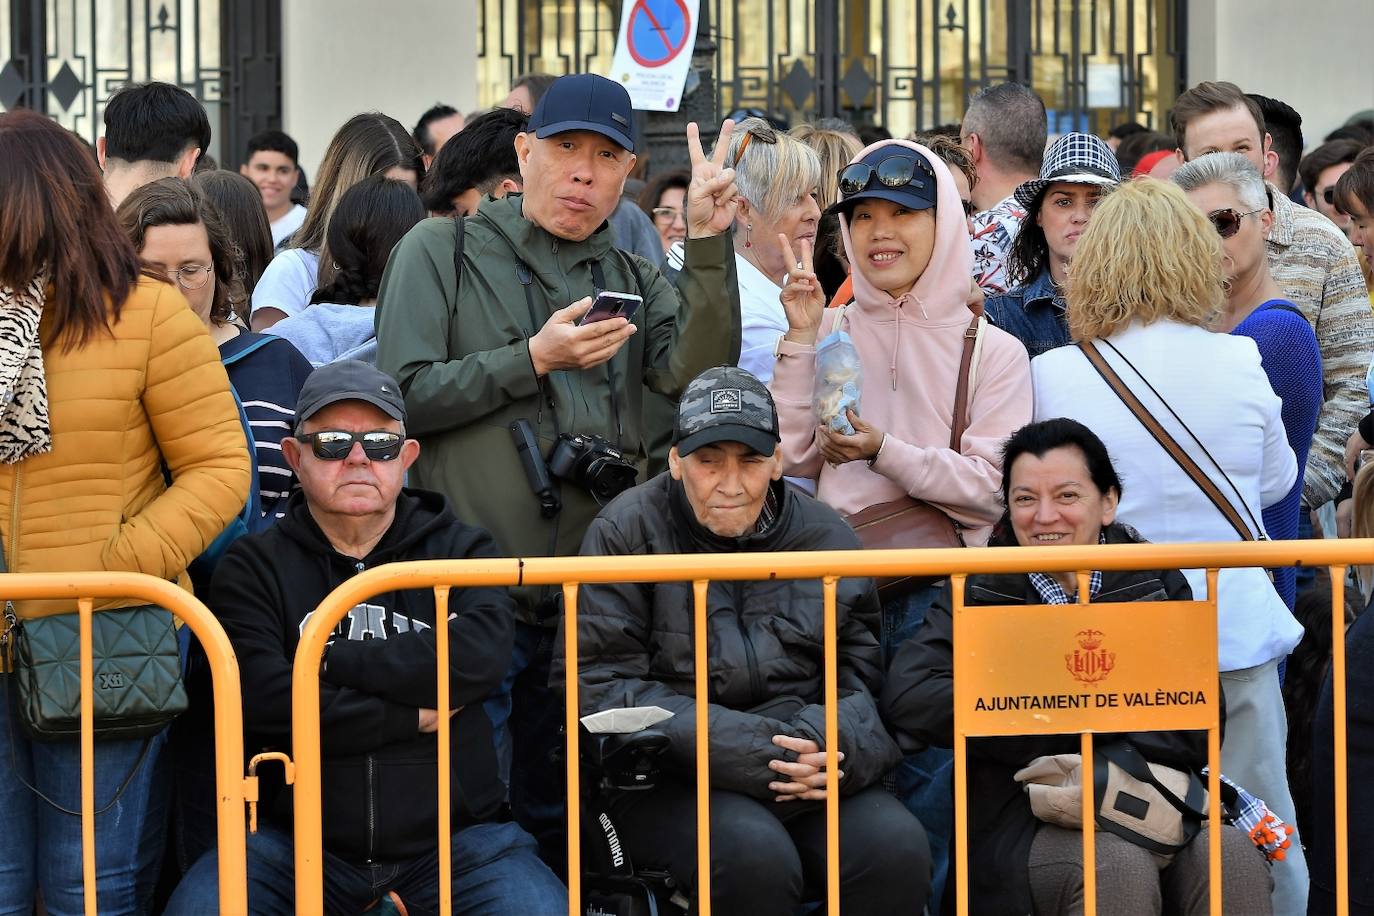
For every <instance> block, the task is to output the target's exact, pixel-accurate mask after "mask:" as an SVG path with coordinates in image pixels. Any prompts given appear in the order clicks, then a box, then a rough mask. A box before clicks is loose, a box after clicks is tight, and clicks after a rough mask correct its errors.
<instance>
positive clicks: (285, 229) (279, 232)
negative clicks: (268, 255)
mask: <svg viewBox="0 0 1374 916" xmlns="http://www.w3.org/2000/svg"><path fill="white" fill-rule="evenodd" d="M304 222H305V208H304V207H302V206H301V205H300V204H296V205H295V206H293V207H292V208H291V209H290V210H287V211H286V215H285V216H283V217H282V218H281V219H279V220H277V221H276V222H275V223H273V224H272V250H273V251H275V250H277V248H278V247H279V246H280V245H281V243H282V242H283V241H285V240H286V237H287V236H289V235H290V234H291V233H293V232H295V231H296V230H297V229H299V228H300V227H301V224H302V223H304Z"/></svg>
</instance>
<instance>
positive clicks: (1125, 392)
mask: <svg viewBox="0 0 1374 916" xmlns="http://www.w3.org/2000/svg"><path fill="white" fill-rule="evenodd" d="M1078 348H1079V349H1080V350H1082V351H1083V355H1084V356H1086V357H1087V358H1088V362H1089V363H1091V364H1092V367H1093V368H1094V369H1096V370H1097V374H1098V375H1100V376H1102V380H1103V381H1105V382H1106V383H1107V385H1108V386H1109V387H1110V388H1111V389H1112V391H1113V392H1115V393H1116V396H1117V397H1119V398H1120V399H1121V403H1123V404H1125V405H1126V407H1127V408H1129V409H1130V411H1131V413H1133V414H1135V418H1136V419H1137V420H1139V421H1140V424H1141V425H1142V426H1144V427H1145V429H1146V430H1147V431H1148V432H1149V433H1150V435H1151V436H1154V438H1155V441H1156V442H1158V443H1159V445H1160V447H1161V448H1163V449H1164V451H1166V452H1168V453H1169V457H1170V458H1172V459H1174V461H1175V462H1177V464H1178V466H1179V467H1180V468H1182V469H1183V472H1184V473H1185V474H1187V475H1188V476H1189V477H1191V478H1192V479H1193V483H1195V484H1197V486H1198V489H1199V490H1201V491H1202V492H1203V495H1205V496H1206V497H1207V498H1208V499H1210V500H1211V501H1212V505H1214V506H1216V507H1217V511H1218V512H1220V513H1221V514H1222V515H1224V516H1225V517H1226V520H1227V521H1228V522H1230V523H1231V527H1232V528H1234V529H1236V534H1238V535H1240V539H1241V540H1242V541H1253V540H1255V535H1254V533H1253V532H1252V531H1251V530H1250V527H1249V526H1248V525H1246V524H1245V520H1244V519H1242V518H1241V517H1240V513H1239V512H1237V511H1236V507H1235V506H1233V505H1231V501H1230V500H1229V499H1227V498H1226V497H1225V496H1224V495H1222V492H1221V490H1219V489H1217V485H1216V484H1215V483H1213V482H1212V478H1210V477H1208V476H1207V475H1206V473H1204V472H1203V470H1202V468H1200V467H1198V464H1197V462H1196V461H1194V460H1193V458H1192V456H1191V455H1189V454H1188V453H1187V452H1186V451H1184V450H1183V447H1182V446H1180V445H1179V444H1178V441H1177V440H1175V439H1174V437H1173V436H1171V435H1169V431H1168V430H1167V429H1165V428H1164V427H1163V426H1161V425H1160V423H1159V421H1158V420H1156V419H1155V418H1154V414H1152V413H1150V411H1149V410H1147V409H1146V408H1145V405H1144V404H1142V403H1140V399H1139V398H1137V397H1136V396H1135V392H1133V391H1131V389H1130V388H1127V387H1126V383H1125V382H1123V381H1122V380H1121V376H1119V375H1117V374H1116V370H1115V369H1113V368H1112V367H1111V366H1110V365H1109V364H1108V363H1107V361H1106V360H1105V359H1103V357H1102V354H1101V352H1099V351H1098V349H1097V347H1095V346H1093V343H1092V341H1090V340H1082V341H1079V343H1078Z"/></svg>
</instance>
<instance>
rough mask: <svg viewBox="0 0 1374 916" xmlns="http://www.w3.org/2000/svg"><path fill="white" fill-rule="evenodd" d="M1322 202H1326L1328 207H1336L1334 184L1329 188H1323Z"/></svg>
mask: <svg viewBox="0 0 1374 916" xmlns="http://www.w3.org/2000/svg"><path fill="white" fill-rule="evenodd" d="M1322 200H1324V201H1326V205H1327V206H1328V207H1334V206H1336V186H1335V185H1334V184H1333V185H1331V186H1330V187H1328V188H1322Z"/></svg>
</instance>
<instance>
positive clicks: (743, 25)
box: [476, 0, 1187, 134]
mask: <svg viewBox="0 0 1374 916" xmlns="http://www.w3.org/2000/svg"><path fill="white" fill-rule="evenodd" d="M476 2H477V8H478V27H479V36H480V37H479V46H478V53H479V62H478V73H479V76H478V79H479V86H480V95H481V98H482V101H483V102H484V103H486V104H495V103H497V102H500V101H501V99H502V98H504V96H505V94H506V91H507V89H508V88H509V86H510V84H511V82H512V80H513V79H514V78H515V77H516V76H517V75H518V74H520V73H522V72H528V71H543V72H551V73H567V72H574V71H593V72H600V73H607V72H608V71H609V68H610V62H611V55H612V53H613V52H614V46H615V39H616V31H617V27H618V23H619V21H620V20H619V17H620V11H621V8H622V3H624V2H635V0H476ZM702 9H703V16H704V18H705V19H706V21H707V23H708V28H709V31H710V34H711V36H712V37H713V38H714V39H715V41H716V44H717V52H716V56H715V62H714V67H715V74H714V75H715V92H716V109H717V110H718V111H721V112H729V111H732V110H736V109H741V108H757V109H761V110H764V111H768V112H770V113H772V114H774V115H778V116H781V117H783V118H785V119H787V120H791V121H799V120H809V119H813V118H817V117H829V116H839V117H843V118H846V119H847V120H850V121H851V122H855V123H859V124H865V123H878V124H883V125H885V126H887V127H888V128H889V129H890V130H892V132H893V133H894V134H905V133H909V132H910V131H912V130H925V129H929V128H932V127H935V126H938V125H940V124H945V123H951V122H957V121H959V120H960V119H961V117H962V116H963V111H964V104H965V101H966V100H967V98H968V95H969V93H970V92H972V91H975V90H976V89H978V88H979V87H981V86H985V85H988V84H990V83H996V82H1001V81H1004V80H1018V81H1021V82H1027V83H1030V84H1032V85H1034V86H1035V88H1036V89H1037V91H1039V92H1040V93H1041V95H1042V96H1043V97H1044V98H1045V101H1046V104H1047V107H1048V108H1049V109H1050V112H1051V119H1052V123H1051V129H1057V130H1069V129H1090V130H1105V129H1106V128H1108V127H1110V126H1111V125H1112V124H1114V123H1116V122H1118V121H1123V120H1130V119H1137V120H1140V121H1142V122H1143V123H1146V124H1149V125H1155V124H1158V123H1159V121H1160V118H1161V117H1162V115H1163V113H1164V112H1165V111H1166V110H1167V109H1168V106H1169V105H1170V104H1171V103H1172V101H1173V98H1174V97H1175V96H1176V95H1177V93H1178V91H1179V89H1180V87H1181V85H1182V84H1183V79H1184V70H1183V64H1184V60H1183V57H1184V48H1185V46H1186V41H1185V37H1184V36H1185V27H1186V19H1187V10H1186V0H767V2H763V0H702Z"/></svg>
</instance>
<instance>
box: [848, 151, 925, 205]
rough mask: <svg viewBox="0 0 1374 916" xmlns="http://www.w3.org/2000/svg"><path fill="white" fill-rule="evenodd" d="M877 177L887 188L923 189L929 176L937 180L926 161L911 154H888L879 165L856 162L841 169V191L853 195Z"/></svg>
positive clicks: (849, 195)
mask: <svg viewBox="0 0 1374 916" xmlns="http://www.w3.org/2000/svg"><path fill="white" fill-rule="evenodd" d="M918 172H919V173H920V175H919V176H918V175H917V173H918ZM875 177H876V178H877V179H878V183H879V184H881V185H882V186H883V187H885V188H903V187H907V186H910V187H914V188H917V189H921V188H924V187H925V186H926V184H925V180H926V179H927V178H929V179H930V181H931V183H932V184H934V182H935V173H934V172H933V171H931V168H930V166H928V165H926V164H925V163H924V162H918V161H917V160H916V159H914V158H912V157H911V156H888V157H887V158H886V159H884V160H882V161H881V162H879V163H878V164H877V165H869V164H868V163H867V162H854V163H850V164H849V165H847V166H845V167H844V168H842V169H840V193H841V194H843V195H844V196H846V197H852V196H853V195H855V194H858V193H859V192H860V191H862V190H864V189H865V188H867V187H868V186H869V184H871V183H872V181H873V179H874V178H875Z"/></svg>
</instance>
